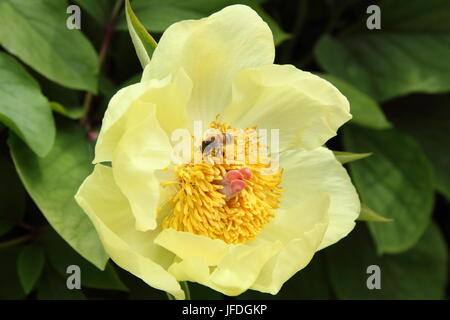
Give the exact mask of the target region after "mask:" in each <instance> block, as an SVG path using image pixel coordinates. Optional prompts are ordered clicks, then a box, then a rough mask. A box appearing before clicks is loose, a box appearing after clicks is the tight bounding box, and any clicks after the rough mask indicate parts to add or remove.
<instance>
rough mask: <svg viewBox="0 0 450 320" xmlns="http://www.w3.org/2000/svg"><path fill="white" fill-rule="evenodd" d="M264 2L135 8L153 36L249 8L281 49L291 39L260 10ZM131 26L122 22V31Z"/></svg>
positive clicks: (209, 0) (142, 2)
mask: <svg viewBox="0 0 450 320" xmlns="http://www.w3.org/2000/svg"><path fill="white" fill-rule="evenodd" d="M261 2H262V1H254V0H241V1H236V0H232V1H230V0H187V1H178V0H134V1H133V7H134V9H135V13H136V15H137V16H138V17H139V19H140V21H141V22H142V24H143V25H144V26H145V27H146V28H147V29H148V30H150V31H151V32H157V33H162V32H164V30H166V29H167V27H169V26H170V25H171V24H173V23H175V22H178V21H181V20H188V19H200V18H204V17H206V16H208V15H210V14H212V13H214V12H217V11H219V10H221V9H223V8H224V7H226V6H229V5H233V4H238V3H239V4H245V5H248V6H250V7H252V8H253V9H254V10H255V11H256V12H258V14H259V15H260V16H261V18H262V19H263V20H264V21H265V22H267V24H268V25H269V27H270V29H271V30H272V33H273V36H274V40H275V44H276V45H278V44H280V43H282V42H283V41H285V40H287V39H289V38H290V37H291V35H290V34H288V33H286V32H284V31H283V29H281V27H280V26H279V25H278V24H277V22H276V21H275V20H274V19H273V18H272V17H271V16H269V15H268V14H267V13H266V12H265V11H264V10H263V9H262V8H261V6H260V3H261ZM126 28H127V25H126V23H125V21H124V19H122V22H121V23H120V24H119V29H122V30H125V29H126Z"/></svg>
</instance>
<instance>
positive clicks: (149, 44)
mask: <svg viewBox="0 0 450 320" xmlns="http://www.w3.org/2000/svg"><path fill="white" fill-rule="evenodd" d="M125 12H126V18H127V25H128V31H129V32H130V36H131V40H132V41H133V45H134V49H135V50H136V54H137V56H138V58H139V61H140V62H141V66H142V68H144V67H145V66H146V65H147V64H148V63H149V62H150V58H151V56H152V54H153V51H154V50H155V48H156V45H157V43H156V41H155V39H153V38H152V36H151V35H150V34H149V33H148V32H147V30H146V29H145V27H144V26H143V25H142V23H141V22H140V21H139V19H138V18H137V17H136V15H135V14H134V12H133V9H132V8H131V5H130V1H129V0H125Z"/></svg>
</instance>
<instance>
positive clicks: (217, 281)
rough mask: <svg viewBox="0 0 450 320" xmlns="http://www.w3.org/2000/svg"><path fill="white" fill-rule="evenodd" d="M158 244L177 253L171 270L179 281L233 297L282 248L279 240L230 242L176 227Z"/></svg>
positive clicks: (159, 238)
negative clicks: (183, 230) (188, 282)
mask: <svg viewBox="0 0 450 320" xmlns="http://www.w3.org/2000/svg"><path fill="white" fill-rule="evenodd" d="M155 243H157V244H159V245H161V246H162V247H164V248H166V249H168V250H170V251H171V252H173V253H174V254H176V255H177V258H176V259H175V261H174V263H173V264H172V265H171V266H170V267H169V269H168V271H169V272H170V273H171V274H173V275H174V276H175V277H176V278H177V280H179V281H193V282H198V283H200V284H202V285H205V286H208V287H210V288H212V289H214V290H216V291H220V292H222V293H224V294H226V295H233V296H234V295H238V294H240V293H242V292H244V291H246V290H247V289H248V288H249V287H250V286H251V285H252V284H253V283H254V282H255V280H256V278H257V277H258V274H259V272H260V270H261V269H262V268H263V267H264V266H265V265H266V263H267V261H269V259H270V258H271V257H273V256H274V255H276V254H277V253H278V252H279V250H280V249H281V248H282V243H281V242H280V241H276V240H275V241H267V240H265V239H255V240H252V241H249V242H247V243H241V244H227V243H225V242H223V241H222V240H219V239H216V240H213V239H210V238H207V237H204V236H199V235H195V234H192V233H188V232H181V231H176V230H174V229H166V230H163V231H162V232H161V233H160V234H159V236H158V237H157V238H156V239H155Z"/></svg>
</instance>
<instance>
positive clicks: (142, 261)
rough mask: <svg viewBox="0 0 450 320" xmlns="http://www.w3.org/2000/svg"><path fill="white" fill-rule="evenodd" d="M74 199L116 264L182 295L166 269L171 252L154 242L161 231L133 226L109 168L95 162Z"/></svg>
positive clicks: (176, 294)
mask: <svg viewBox="0 0 450 320" xmlns="http://www.w3.org/2000/svg"><path fill="white" fill-rule="evenodd" d="M75 198H76V200H77V202H78V204H79V205H80V206H81V207H82V208H83V209H84V211H85V212H86V213H87V215H88V216H89V218H90V219H91V220H92V222H93V223H94V226H95V228H96V230H97V232H98V234H99V236H100V239H101V241H102V243H103V246H104V247H105V250H106V252H107V253H108V255H109V256H110V257H111V259H112V260H113V261H114V262H115V263H116V264H117V265H119V266H120V267H121V268H123V269H125V270H127V271H129V272H131V273H132V274H134V275H135V276H137V277H139V278H141V279H142V280H143V281H145V282H146V283H147V284H149V285H150V286H152V287H154V288H157V289H160V290H164V291H167V292H169V293H171V294H172V295H174V296H175V297H177V298H179V299H183V298H184V292H183V290H182V289H181V287H180V285H179V284H178V282H177V281H176V279H175V278H174V277H173V276H172V275H171V274H169V273H168V272H167V271H166V270H165V268H167V267H168V266H169V265H170V264H171V262H172V261H173V258H174V255H173V254H172V253H171V252H169V251H168V250H166V249H164V248H162V247H160V246H158V245H155V244H154V243H153V240H154V239H155V237H156V235H157V234H158V233H159V231H160V230H159V229H158V230H155V231H149V232H140V231H137V230H136V229H135V228H134V217H133V214H132V213H131V210H130V206H129V204H128V201H127V199H126V198H125V196H124V195H123V194H122V192H121V191H120V190H119V189H118V188H117V186H116V185H115V182H114V178H113V175H112V170H111V168H109V167H106V166H103V165H100V164H99V165H96V166H95V169H94V172H93V173H92V174H91V175H90V176H89V177H87V178H86V180H85V181H84V182H83V184H82V185H81V187H80V189H79V190H78V193H77V195H76V196H75Z"/></svg>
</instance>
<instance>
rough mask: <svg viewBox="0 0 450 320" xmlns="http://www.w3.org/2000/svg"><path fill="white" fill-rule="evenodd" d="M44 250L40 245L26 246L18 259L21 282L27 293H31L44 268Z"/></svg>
mask: <svg viewBox="0 0 450 320" xmlns="http://www.w3.org/2000/svg"><path fill="white" fill-rule="evenodd" d="M44 262H45V258H44V251H43V250H42V247H40V246H38V245H29V246H26V247H24V248H23V249H22V250H21V251H20V254H19V257H18V259H17V271H18V273H19V279H20V283H21V284H22V288H23V290H24V291H25V293H26V294H29V293H30V292H31V290H33V288H34V286H35V285H36V283H37V281H38V280H39V277H40V276H41V273H42V270H43V269H44Z"/></svg>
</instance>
